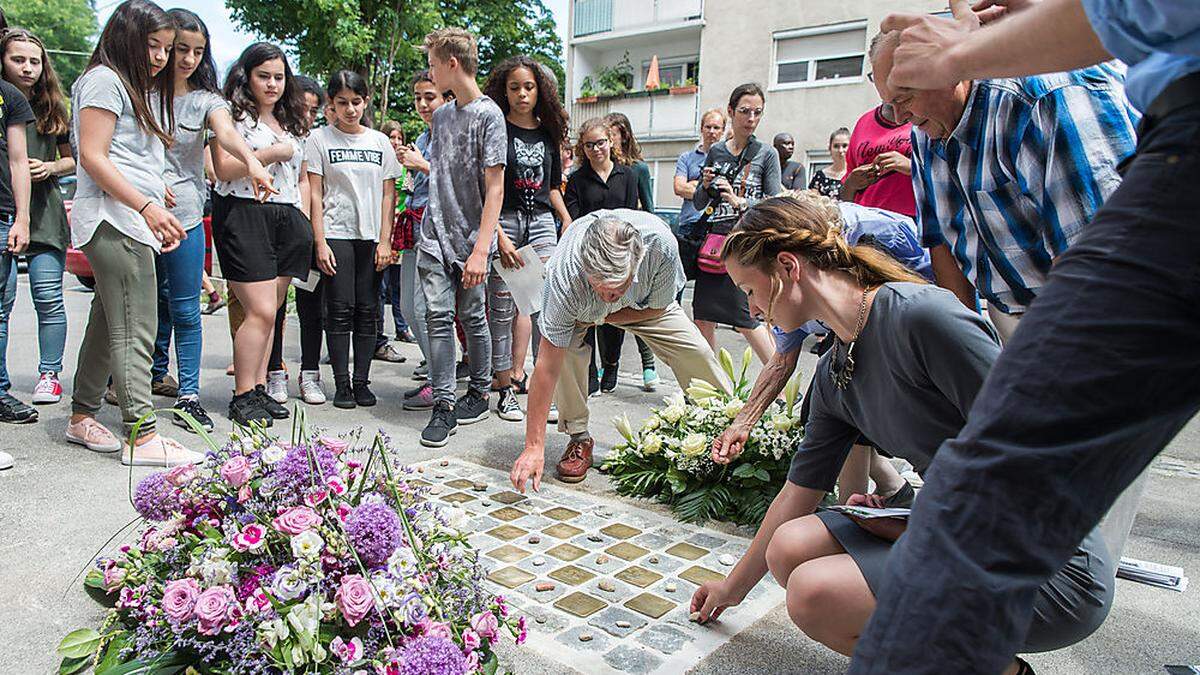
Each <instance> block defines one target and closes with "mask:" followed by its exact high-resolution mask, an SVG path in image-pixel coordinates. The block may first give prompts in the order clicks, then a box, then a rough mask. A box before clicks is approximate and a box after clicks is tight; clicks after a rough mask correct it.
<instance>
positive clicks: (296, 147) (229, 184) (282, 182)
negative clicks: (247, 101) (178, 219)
mask: <svg viewBox="0 0 1200 675" xmlns="http://www.w3.org/2000/svg"><path fill="white" fill-rule="evenodd" d="M233 128H234V129H237V131H238V133H239V134H241V135H242V139H244V140H245V141H246V145H248V146H250V149H251V150H255V151H258V150H262V149H263V148H269V147H271V146H272V145H274V144H276V143H290V144H291V146H292V156H291V157H290V158H289V159H288V160H287V161H286V162H271V163H270V164H268V165H266V167H264V168H266V170H267V173H269V174H271V181H272V182H273V183H274V184H275V189H276V190H278V191H279V194H273V195H271V196H269V197H267V201H269V202H272V203H274V204H291V205H292V206H295V207H296V208H300V179H301V178H304V179H305V180H307V179H308V177H307V176H301V175H300V165H301V164H303V163H304V139H303V138H296V137H295V136H293V135H292V134H290V133H288V132H287V131H284V133H283V135H282V136H280V135H279V134H277V133H275V131H274V130H273V129H271V127H269V126H267V125H266V124H259V123H258V120H256V119H254V118H253V117H252V116H251V115H249V114H247V115H246V117H245V118H243V119H240V120H236V121H234V123H233ZM213 189H214V190H215V191H216V192H217V194H221V195H225V196H227V197H240V198H241V199H254V198H255V196H254V184H253V183H252V182H250V179H249V178H239V179H237V180H234V181H220V180H219V181H217V185H216V187H214V188H213Z"/></svg>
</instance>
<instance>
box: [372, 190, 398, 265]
mask: <svg viewBox="0 0 1200 675" xmlns="http://www.w3.org/2000/svg"><path fill="white" fill-rule="evenodd" d="M379 220H380V223H379V243H378V244H377V245H376V246H375V269H376V270H379V271H383V270H384V268H386V267H387V266H388V265H391V264H392V226H393V224H394V223H395V222H396V181H395V180H394V179H392V178H385V179H383V213H382V215H381V216H380V219H379Z"/></svg>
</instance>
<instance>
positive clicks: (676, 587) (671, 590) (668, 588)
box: [663, 583, 679, 593]
mask: <svg viewBox="0 0 1200 675" xmlns="http://www.w3.org/2000/svg"><path fill="white" fill-rule="evenodd" d="M663 590H665V591H666V592H668V593H674V592H675V591H677V590H679V584H675V583H669V584H667V585H666V586H663Z"/></svg>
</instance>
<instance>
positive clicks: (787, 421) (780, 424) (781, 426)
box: [771, 415, 793, 431]
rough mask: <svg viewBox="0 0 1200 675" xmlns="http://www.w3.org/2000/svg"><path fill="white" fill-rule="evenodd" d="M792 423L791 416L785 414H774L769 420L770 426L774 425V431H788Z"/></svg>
mask: <svg viewBox="0 0 1200 675" xmlns="http://www.w3.org/2000/svg"><path fill="white" fill-rule="evenodd" d="M792 424H793V421H792V418H791V417H788V416H787V415H776V416H775V417H774V418H773V419H772V420H771V426H772V427H774V429H775V431H788V430H789V429H791V428H792Z"/></svg>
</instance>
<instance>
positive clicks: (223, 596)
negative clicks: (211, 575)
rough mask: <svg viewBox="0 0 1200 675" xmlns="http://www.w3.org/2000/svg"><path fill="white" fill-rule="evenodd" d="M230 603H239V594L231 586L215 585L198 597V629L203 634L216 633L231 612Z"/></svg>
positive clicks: (196, 608) (196, 610)
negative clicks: (236, 594)
mask: <svg viewBox="0 0 1200 675" xmlns="http://www.w3.org/2000/svg"><path fill="white" fill-rule="evenodd" d="M230 605H237V596H235V595H234V593H233V589H232V588H230V587H229V586H213V587H212V588H210V589H208V590H207V591H204V592H203V593H201V594H200V597H198V598H196V607H195V609H194V611H195V613H196V618H197V619H199V620H200V625H199V627H198V628H197V630H199V631H200V634H201V635H216V634H217V633H219V632H221V626H223V625H224V624H225V620H226V619H227V618H229V616H230V614H231V609H232V608H231V607H230Z"/></svg>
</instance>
